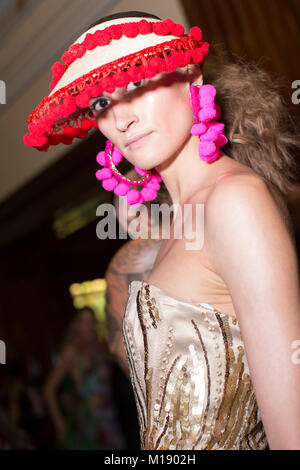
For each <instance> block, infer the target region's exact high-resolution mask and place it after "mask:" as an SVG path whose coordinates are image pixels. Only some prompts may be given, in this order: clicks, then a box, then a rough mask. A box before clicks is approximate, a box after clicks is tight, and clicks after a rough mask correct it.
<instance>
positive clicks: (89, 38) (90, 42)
mask: <svg viewBox="0 0 300 470" xmlns="http://www.w3.org/2000/svg"><path fill="white" fill-rule="evenodd" d="M84 45H85V47H86V48H87V49H88V50H89V51H91V50H92V49H95V47H97V41H96V39H95V36H94V35H93V34H90V33H88V34H87V35H86V36H85V39H84Z"/></svg>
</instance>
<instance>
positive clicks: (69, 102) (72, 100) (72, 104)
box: [62, 96, 76, 117]
mask: <svg viewBox="0 0 300 470" xmlns="http://www.w3.org/2000/svg"><path fill="white" fill-rule="evenodd" d="M63 105H64V106H63V110H62V117H68V116H69V114H71V113H73V112H74V111H76V97H75V96H67V97H66V98H64V103H63Z"/></svg>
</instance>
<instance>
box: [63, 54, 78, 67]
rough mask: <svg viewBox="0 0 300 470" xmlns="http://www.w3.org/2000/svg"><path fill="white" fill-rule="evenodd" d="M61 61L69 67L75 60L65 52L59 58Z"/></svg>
mask: <svg viewBox="0 0 300 470" xmlns="http://www.w3.org/2000/svg"><path fill="white" fill-rule="evenodd" d="M61 60H62V61H63V62H64V63H65V64H67V65H70V64H72V62H74V60H75V58H74V55H73V54H72V53H71V52H69V51H67V52H65V53H64V54H63V55H62V56H61Z"/></svg>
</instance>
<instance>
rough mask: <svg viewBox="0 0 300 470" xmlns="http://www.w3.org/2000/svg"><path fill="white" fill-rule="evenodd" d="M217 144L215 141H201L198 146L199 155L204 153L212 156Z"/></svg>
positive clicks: (206, 155) (205, 155)
mask: <svg viewBox="0 0 300 470" xmlns="http://www.w3.org/2000/svg"><path fill="white" fill-rule="evenodd" d="M216 148H217V147H216V145H215V144H214V142H205V141H204V142H201V141H200V144H199V146H198V151H199V155H202V156H204V157H209V156H211V155H212V154H213V153H214V152H215V151H216Z"/></svg>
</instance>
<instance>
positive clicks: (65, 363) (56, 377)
mask: <svg viewBox="0 0 300 470" xmlns="http://www.w3.org/2000/svg"><path fill="white" fill-rule="evenodd" d="M73 357H74V349H73V347H72V346H71V345H68V346H66V347H65V348H64V350H63V351H62V353H61V355H60V358H59V361H58V364H57V365H56V366H55V367H54V368H53V369H52V371H51V372H50V374H49V376H48V377H47V379H46V381H45V383H44V386H43V394H44V398H45V402H46V404H47V406H48V408H49V412H50V415H51V418H52V421H53V424H54V426H55V429H56V432H57V434H58V437H59V438H62V437H63V434H64V417H63V415H62V413H61V411H60V408H59V405H58V401H57V397H56V391H57V389H58V387H59V385H60V384H61V382H62V380H63V378H64V377H65V375H66V374H67V372H68V370H69V367H70V364H71V361H72V360H73Z"/></svg>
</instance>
